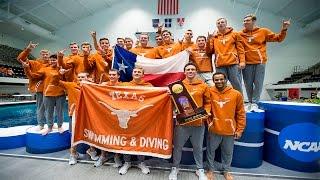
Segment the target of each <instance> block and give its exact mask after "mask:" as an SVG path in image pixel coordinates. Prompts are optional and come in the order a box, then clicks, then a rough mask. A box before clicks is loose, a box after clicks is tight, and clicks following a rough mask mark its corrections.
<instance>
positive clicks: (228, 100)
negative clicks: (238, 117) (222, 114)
mask: <svg viewBox="0 0 320 180" xmlns="http://www.w3.org/2000/svg"><path fill="white" fill-rule="evenodd" d="M213 101H214V102H215V103H217V104H218V105H219V107H220V108H223V106H224V105H225V104H226V103H228V102H230V99H226V100H219V101H216V100H213Z"/></svg>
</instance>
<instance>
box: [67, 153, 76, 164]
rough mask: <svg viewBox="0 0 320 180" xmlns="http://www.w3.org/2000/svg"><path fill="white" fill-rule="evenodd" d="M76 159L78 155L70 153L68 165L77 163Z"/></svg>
mask: <svg viewBox="0 0 320 180" xmlns="http://www.w3.org/2000/svg"><path fill="white" fill-rule="evenodd" d="M77 159H78V155H71V154H70V158H69V165H75V164H77V162H78V161H77Z"/></svg>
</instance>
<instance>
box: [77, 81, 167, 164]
mask: <svg viewBox="0 0 320 180" xmlns="http://www.w3.org/2000/svg"><path fill="white" fill-rule="evenodd" d="M77 107H78V109H77V112H76V123H75V130H74V132H75V133H74V135H73V142H74V145H76V144H79V143H86V144H89V145H92V146H95V147H97V148H99V149H102V150H105V151H108V152H115V153H122V154H136V155H147V156H154V157H160V158H170V157H171V154H172V136H173V120H172V103H171V99H170V96H169V94H168V93H167V89H166V88H156V87H136V86H135V87H128V86H123V87H122V86H102V85H95V84H85V85H83V86H82V88H81V95H80V100H79V103H78V106H77Z"/></svg>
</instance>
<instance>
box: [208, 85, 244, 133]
mask: <svg viewBox="0 0 320 180" xmlns="http://www.w3.org/2000/svg"><path fill="white" fill-rule="evenodd" d="M210 100H211V111H212V118H211V119H210V120H209V127H208V128H209V131H211V132H214V133H216V134H219V135H234V134H235V132H243V130H244V128H245V126H246V112H245V110H244V104H243V97H242V95H241V93H240V92H239V91H237V90H235V89H233V88H231V87H226V88H225V89H224V90H223V91H221V92H220V91H218V89H217V88H216V87H211V88H210Z"/></svg>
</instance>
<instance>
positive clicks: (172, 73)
mask: <svg viewBox="0 0 320 180" xmlns="http://www.w3.org/2000/svg"><path fill="white" fill-rule="evenodd" d="M188 62H189V53H188V52H186V51H182V52H180V53H178V54H176V55H174V56H171V57H169V58H165V59H150V58H146V57H143V56H139V55H136V54H134V53H132V52H129V51H127V50H126V49H124V48H121V47H120V46H115V48H114V59H113V63H112V67H113V68H114V69H118V70H119V72H120V81H122V82H128V81H131V80H132V70H133V68H134V66H135V65H138V66H140V67H142V68H143V69H144V78H143V79H144V80H145V81H147V82H150V83H151V84H153V85H154V86H167V85H168V84H170V83H172V82H175V81H178V80H182V79H184V78H185V75H184V69H183V68H184V66H185V64H187V63H188Z"/></svg>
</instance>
